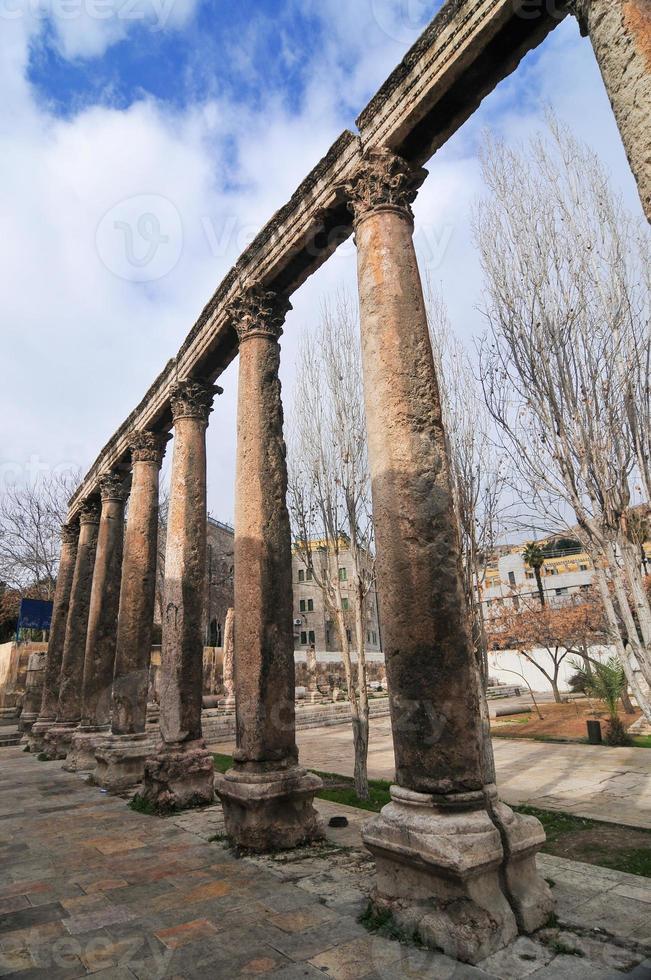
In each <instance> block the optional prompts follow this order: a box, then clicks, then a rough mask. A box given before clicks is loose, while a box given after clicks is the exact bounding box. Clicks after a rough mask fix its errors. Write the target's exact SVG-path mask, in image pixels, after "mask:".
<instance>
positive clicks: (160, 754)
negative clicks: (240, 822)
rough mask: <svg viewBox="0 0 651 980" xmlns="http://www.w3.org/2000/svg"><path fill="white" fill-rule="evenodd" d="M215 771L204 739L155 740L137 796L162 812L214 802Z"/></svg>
mask: <svg viewBox="0 0 651 980" xmlns="http://www.w3.org/2000/svg"><path fill="white" fill-rule="evenodd" d="M214 780H215V770H214V766H213V759H212V755H211V753H210V752H209V751H208V749H207V748H206V743H205V742H204V740H203V739H202V738H201V739H196V740H194V741H192V742H180V743H172V744H166V743H165V742H163V743H160V742H159V743H158V746H157V749H156V750H155V752H154V754H152V755H150V756H149V758H148V759H147V761H146V762H145V771H144V778H143V783H142V789H141V790H140V792H139V793H138V796H139V797H140V798H141V799H143V800H145V801H146V802H147V803H149V804H151V806H153V807H154V808H155V809H156V810H158V811H160V812H162V813H164V812H170V811H173V810H187V809H189V808H190V807H195V806H208V805H209V804H211V803H214V802H215V790H214Z"/></svg>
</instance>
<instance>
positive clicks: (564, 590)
mask: <svg viewBox="0 0 651 980" xmlns="http://www.w3.org/2000/svg"><path fill="white" fill-rule="evenodd" d="M554 591H555V592H556V595H567V593H568V590H567V589H555V590H554Z"/></svg>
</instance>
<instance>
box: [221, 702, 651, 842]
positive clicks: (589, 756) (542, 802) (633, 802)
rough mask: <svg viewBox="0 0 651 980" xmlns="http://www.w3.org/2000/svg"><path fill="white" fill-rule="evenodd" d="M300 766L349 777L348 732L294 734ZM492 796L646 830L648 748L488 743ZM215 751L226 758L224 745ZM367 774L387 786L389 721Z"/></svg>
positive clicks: (380, 723)
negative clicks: (492, 757) (496, 787)
mask: <svg viewBox="0 0 651 980" xmlns="http://www.w3.org/2000/svg"><path fill="white" fill-rule="evenodd" d="M297 742H298V745H299V749H300V759H301V763H302V764H303V765H306V766H309V767H311V768H314V769H318V770H320V771H321V772H339V773H342V774H344V775H352V773H353V747H352V736H351V733H350V728H349V726H347V725H346V726H344V725H342V726H340V727H338V728H326V729H313V730H311V731H304V732H297ZM493 748H494V751H495V763H496V766H497V780H498V785H499V790H500V795H501V796H502V798H503V799H504V800H505V802H507V803H514V804H515V803H529V804H531V805H532V806H539V807H541V808H542V809H549V810H553V809H556V810H566V811H568V812H571V813H575V814H576V815H577V816H581V817H592V818H593V819H595V820H606V821H609V822H612V823H622V824H627V825H629V826H631V827H646V828H649V829H651V749H639V748H633V749H630V748H629V749H627V748H623V749H611V748H608V747H607V746H604V745H571V744H567V743H563V744H561V743H556V742H533V741H531V740H527V739H505V738H495V739H493ZM215 751H219V752H231V751H232V744H229V743H224V744H222V745H220V746H216V747H215ZM368 766H369V775H370V776H371V777H372V778H375V779H392V778H393V770H394V761H393V747H392V742H391V726H390V722H389V719H378V720H375V721H373V720H372V721H371V739H370V745H369V755H368Z"/></svg>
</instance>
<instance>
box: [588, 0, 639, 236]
mask: <svg viewBox="0 0 651 980" xmlns="http://www.w3.org/2000/svg"><path fill="white" fill-rule="evenodd" d="M569 6H570V9H571V10H573V12H574V13H575V14H576V16H577V18H578V21H579V25H580V27H581V33H582V34H583V35H584V36H585V35H588V36H589V37H590V41H591V42H592V47H593V49H594V53H595V57H596V59H597V62H598V64H599V69H600V71H601V75H602V78H603V80H604V85H605V86H606V91H607V92H608V98H609V99H610V104H611V105H612V107H613V112H614V113H615V118H616V120H617V125H618V126H619V131H620V134H621V137H622V142H623V143H624V148H625V149H626V155H627V156H628V161H629V163H630V165H631V169H632V171H633V175H634V177H635V179H636V181H637V185H638V189H639V192H640V198H641V200H642V207H643V208H644V213H645V214H646V216H647V219H648V220H649V221H651V126H650V125H649V119H650V118H651V2H650V0H570V3H569Z"/></svg>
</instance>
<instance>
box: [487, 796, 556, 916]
mask: <svg viewBox="0 0 651 980" xmlns="http://www.w3.org/2000/svg"><path fill="white" fill-rule="evenodd" d="M491 816H492V818H493V822H494V823H495V825H496V826H497V827H498V829H499V831H500V833H501V834H502V845H503V847H504V852H505V855H506V859H505V862H504V884H505V891H506V894H507V897H508V899H509V901H510V903H511V908H512V909H513V911H514V912H515V918H516V920H517V923H518V926H519V928H520V932H524V933H530V932H535V931H536V929H541V928H542V926H544V925H545V923H546V922H547V921H548V919H549V916H550V915H551V914H552V912H553V911H554V899H553V896H552V892H551V889H550V887H549V885H548V884H547V882H546V881H545V879H544V878H543V877H542V876H541V875H540V874H539V873H538V869H537V868H536V854H537V852H538V851H539V850H540V849H541V847H542V846H543V844H544V843H545V840H546V837H545V831H544V830H543V826H542V824H541V823H540V821H539V820H537V819H536V817H529V816H525V815H524V814H521V813H514V812H513V810H512V809H511V808H510V807H508V806H507V805H506V803H502V802H496V803H495V804H494V805H493V806H492V808H491Z"/></svg>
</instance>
